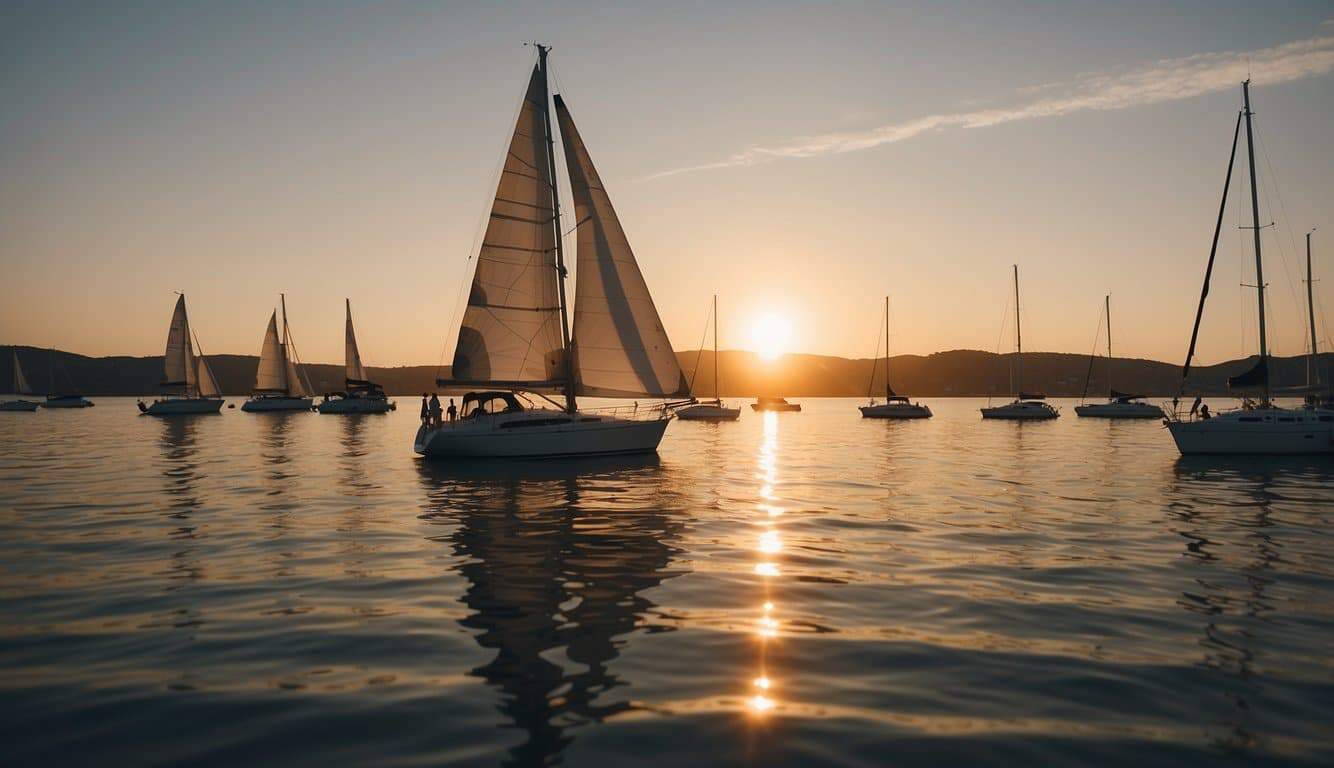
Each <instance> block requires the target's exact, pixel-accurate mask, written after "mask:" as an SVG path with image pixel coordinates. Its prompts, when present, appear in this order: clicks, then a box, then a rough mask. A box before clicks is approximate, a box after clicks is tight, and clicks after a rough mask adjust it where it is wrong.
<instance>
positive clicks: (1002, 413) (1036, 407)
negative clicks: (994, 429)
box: [982, 400, 1061, 421]
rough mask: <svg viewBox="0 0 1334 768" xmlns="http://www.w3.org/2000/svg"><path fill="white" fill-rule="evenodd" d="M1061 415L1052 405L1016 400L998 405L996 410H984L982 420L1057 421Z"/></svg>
mask: <svg viewBox="0 0 1334 768" xmlns="http://www.w3.org/2000/svg"><path fill="white" fill-rule="evenodd" d="M1060 415H1061V412H1060V411H1058V410H1056V409H1055V408H1053V407H1052V406H1050V405H1047V404H1046V403H1041V402H1024V401H1019V400H1016V401H1014V402H1013V403H1007V404H1006V405H998V406H996V407H994V408H983V409H982V418H984V419H1008V420H1011V421H1040V420H1044V419H1055V418H1058V417H1059V416H1060Z"/></svg>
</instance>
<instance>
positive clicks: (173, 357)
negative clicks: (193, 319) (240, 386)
mask: <svg viewBox="0 0 1334 768" xmlns="http://www.w3.org/2000/svg"><path fill="white" fill-rule="evenodd" d="M162 358H163V361H162V365H163V380H162V383H163V385H164V386H175V387H180V386H183V387H185V392H186V394H187V395H188V394H192V393H193V392H194V391H195V389H196V383H197V379H196V374H195V356H194V349H193V348H192V347H191V345H190V318H189V317H188V316H186V313H185V294H181V295H180V297H179V298H177V299H176V310H175V311H174V312H173V313H172V315H171V328H170V329H169V330H168V331H167V349H166V352H165V353H163V356H162Z"/></svg>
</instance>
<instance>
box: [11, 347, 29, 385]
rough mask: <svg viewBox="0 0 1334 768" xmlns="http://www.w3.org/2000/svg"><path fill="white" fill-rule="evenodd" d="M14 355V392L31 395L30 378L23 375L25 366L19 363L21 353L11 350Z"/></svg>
mask: <svg viewBox="0 0 1334 768" xmlns="http://www.w3.org/2000/svg"><path fill="white" fill-rule="evenodd" d="M10 354H12V355H13V356H14V394H16V395H31V394H32V388H31V387H29V386H28V379H27V377H25V376H24V375H23V366H21V365H19V353H18V352H15V351H13V350H10Z"/></svg>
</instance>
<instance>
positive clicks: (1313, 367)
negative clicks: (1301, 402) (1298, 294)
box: [1306, 232, 1320, 389]
mask: <svg viewBox="0 0 1334 768" xmlns="http://www.w3.org/2000/svg"><path fill="white" fill-rule="evenodd" d="M1314 282H1315V281H1314V280H1313V279H1312V278H1311V233H1310V232H1307V233H1306V311H1307V313H1308V314H1309V315H1310V318H1311V356H1310V357H1308V358H1307V363H1306V386H1307V388H1308V389H1310V388H1312V387H1314V386H1315V385H1316V384H1319V383H1320V370H1319V368H1317V366H1318V365H1319V363H1320V357H1319V352H1318V348H1317V347H1316V339H1315V297H1314V291H1313V289H1312V287H1311V286H1312V284H1313V283H1314Z"/></svg>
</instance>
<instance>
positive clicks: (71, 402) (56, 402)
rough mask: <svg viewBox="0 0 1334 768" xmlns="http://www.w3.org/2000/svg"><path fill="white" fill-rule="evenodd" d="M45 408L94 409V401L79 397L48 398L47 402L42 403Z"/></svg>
mask: <svg viewBox="0 0 1334 768" xmlns="http://www.w3.org/2000/svg"><path fill="white" fill-rule="evenodd" d="M42 407H43V408H92V407H93V401H92V400H88V399H86V398H83V397H79V396H78V395H62V396H58V397H48V398H47V399H46V402H44V403H42Z"/></svg>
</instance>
